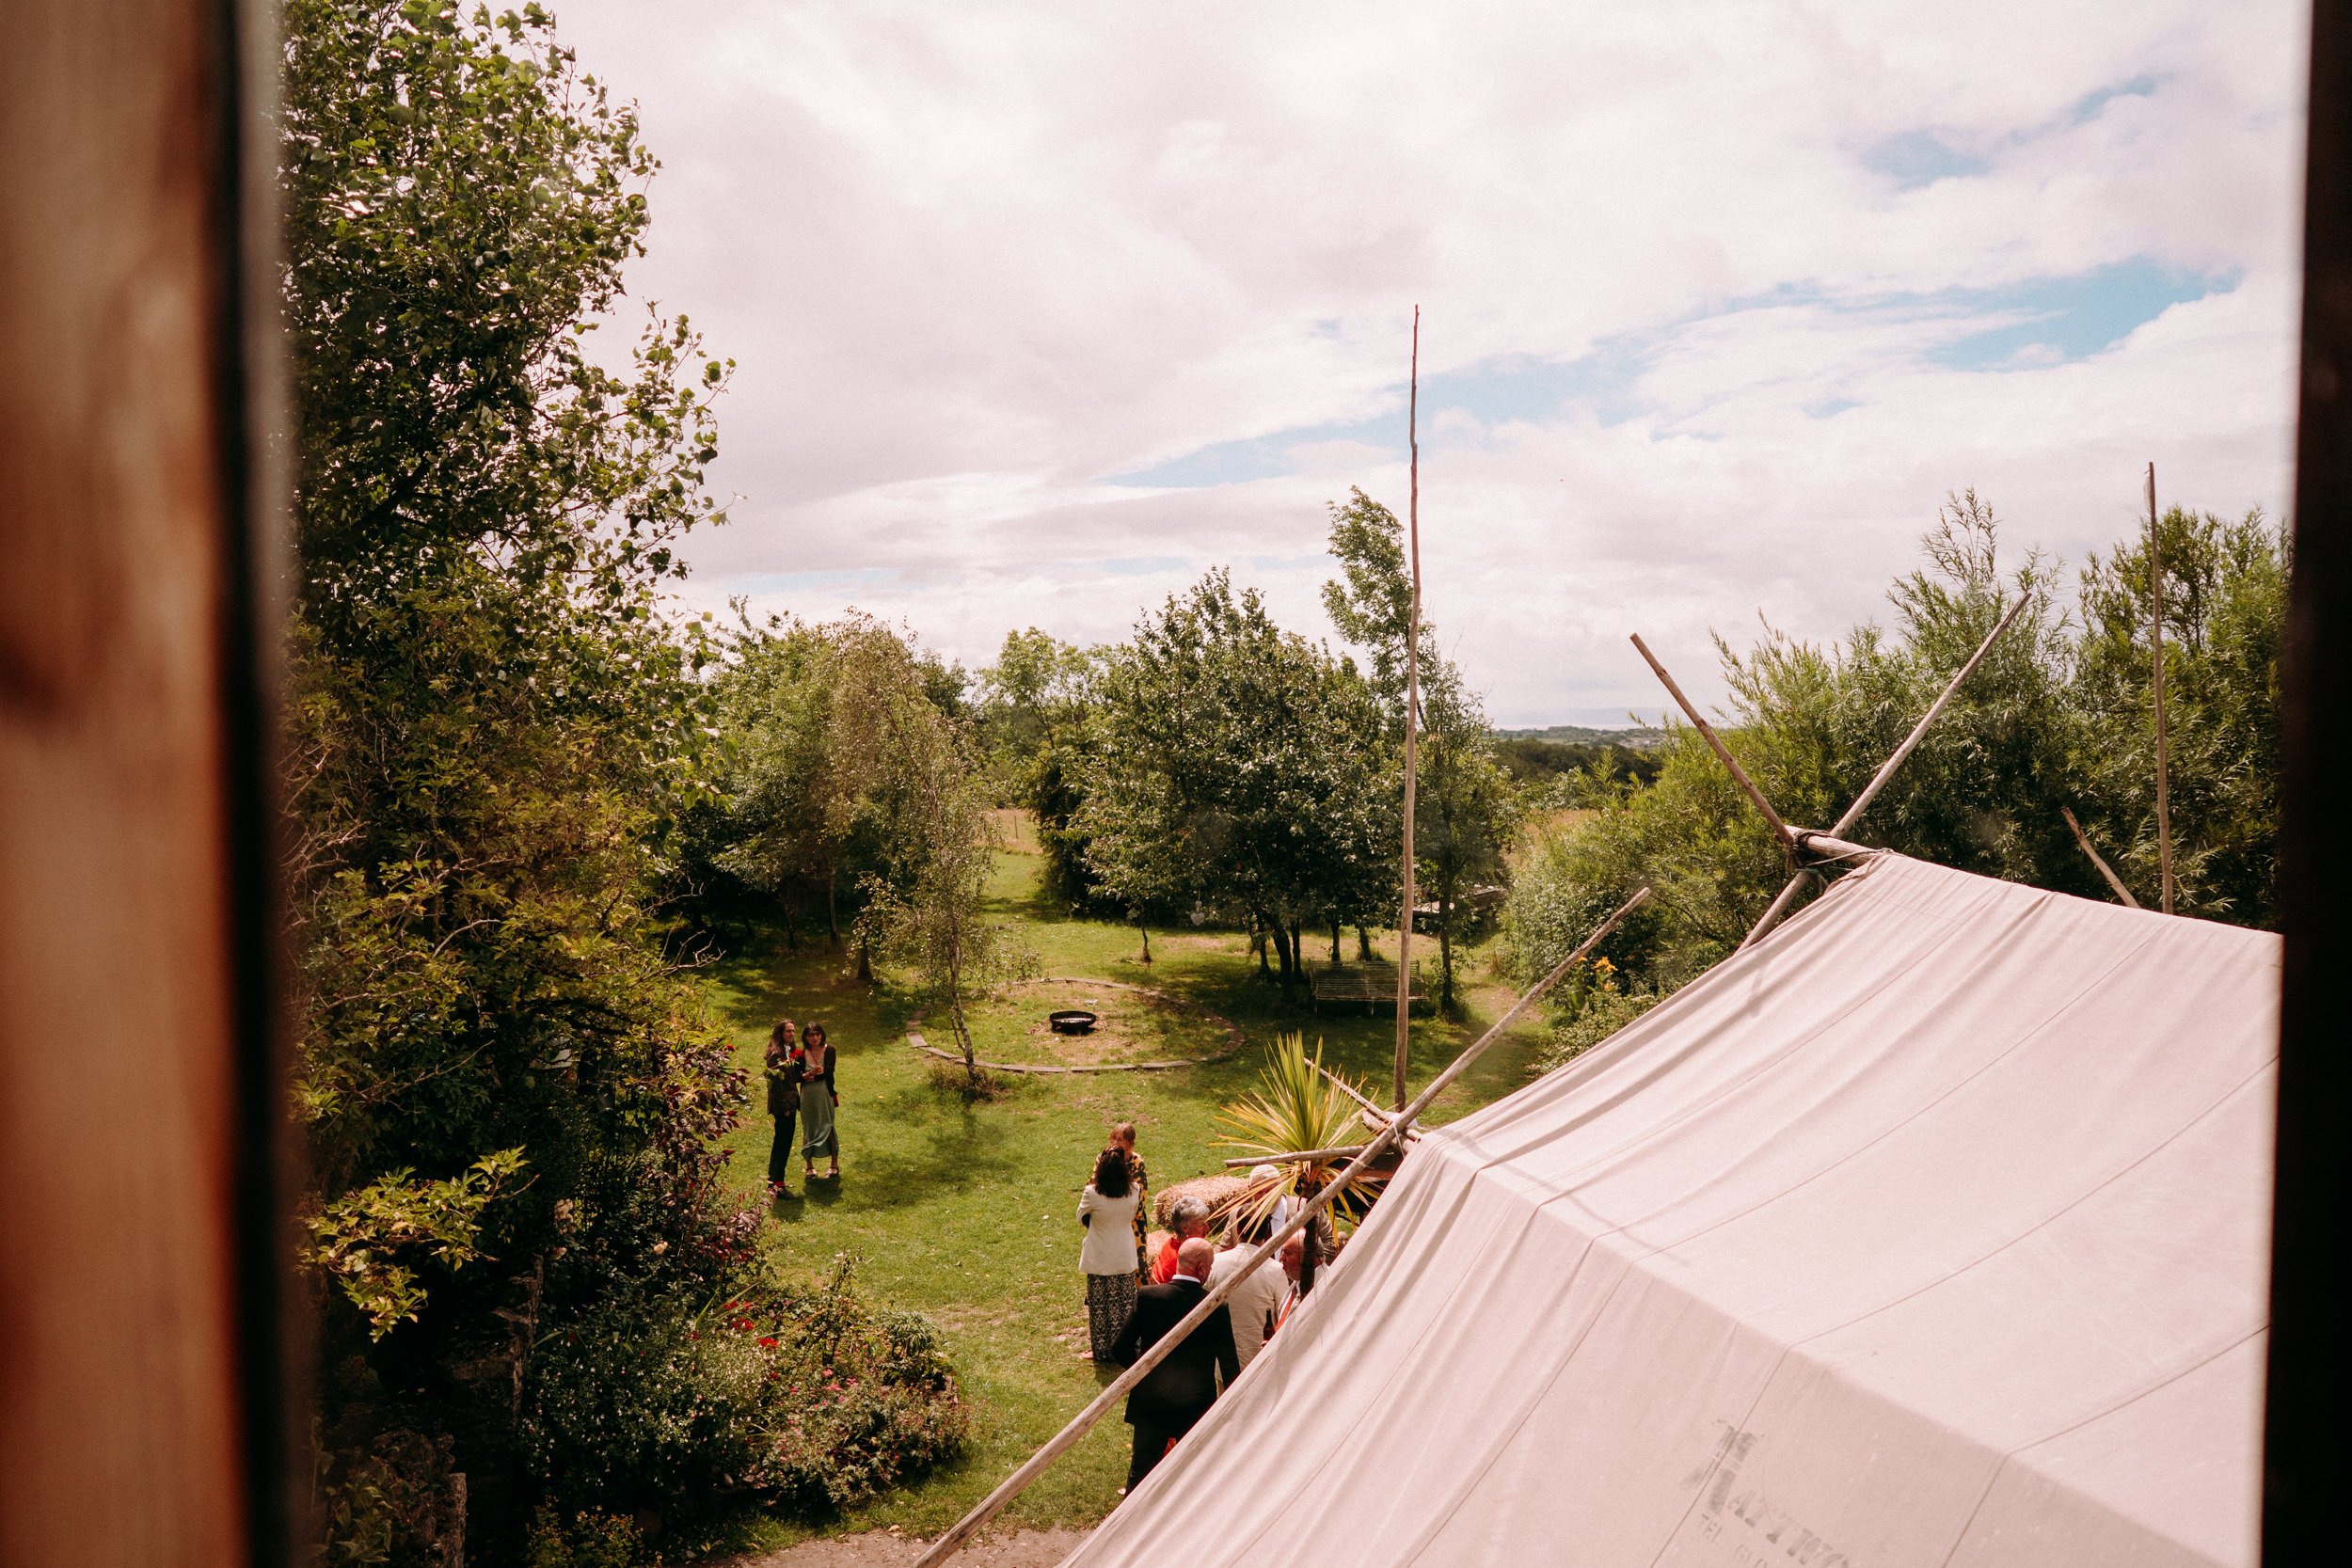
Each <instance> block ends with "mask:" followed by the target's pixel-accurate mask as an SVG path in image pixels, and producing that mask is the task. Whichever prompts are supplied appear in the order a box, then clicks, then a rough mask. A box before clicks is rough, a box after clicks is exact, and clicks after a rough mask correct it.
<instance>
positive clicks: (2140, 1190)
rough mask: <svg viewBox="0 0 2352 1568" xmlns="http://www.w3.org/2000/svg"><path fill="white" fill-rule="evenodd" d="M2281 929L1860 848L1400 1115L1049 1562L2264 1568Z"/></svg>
mask: <svg viewBox="0 0 2352 1568" xmlns="http://www.w3.org/2000/svg"><path fill="white" fill-rule="evenodd" d="M2278 963H2279V948H2278V940H2277V938H2275V937H2273V936H2271V935H2268V934H2266V933H2262V932H2254V931H2246V930H2241V929H2238V928H2235V927H2225V926H2218V925H2213V924H2210V923H2204V922H2199V921H2191V920H2184V919H2178V918H2171V917H2167V916H2164V915H2160V914H2154V913H2151V912H2147V911H2133V910H2126V909H2122V908H2118V907H2114V906H2109V905H2104V904H2095V903H2091V902H2089V901H2086V900H2083V899H2078V898H2072V897H2068V896H2066V895H2059V894H2052V893H2045V892H2042V891H2040V890H2037V889H2032V888H2026V887H2021V886H2018V885H2015V884H2012V883H2007V882H2000V881H1995V880H1993V879H1987V878H1981V877H1976V876H1970V875H1967V874H1964V873H1960V872H1954V871H1949V870H1946V869H1943V868H1940V867H1937V866H1932V865H1928V864H1925V863H1920V862H1916V861H1910V860H1906V859H1903V858H1901V857H1898V856H1893V855H1887V856H1882V857H1879V858H1878V859H1876V860H1874V861H1873V862H1871V863H1868V864H1867V865H1866V866H1864V867H1863V868H1860V869H1858V870H1856V871H1854V872H1852V873H1850V874H1849V875H1848V876H1846V877H1845V878H1844V879H1841V880H1840V881H1839V882H1838V883H1837V884H1836V886H1835V887H1834V888H1833V889H1832V890H1831V891H1830V892H1829V893H1828V894H1827V895H1824V896H1823V897H1822V898H1820V899H1819V900H1818V901H1816V902H1815V903H1814V904H1813V905H1812V906H1811V907H1809V908H1807V909H1806V910H1804V911H1802V912H1801V913H1800V914H1799V915H1798V916H1797V917H1796V918H1795V919H1793V920H1791V921H1789V922H1788V924H1787V925H1785V926H1783V927H1781V928H1780V929H1778V930H1776V931H1775V932H1773V933H1772V935H1771V936H1770V937H1769V938H1767V939H1766V940H1765V941H1764V942H1759V943H1758V944H1757V945H1756V947H1754V948H1752V949H1750V950H1748V951H1746V952H1743V953H1741V954H1739V955H1737V956H1735V957H1733V958H1729V959H1726V960H1725V961H1724V963H1723V964H1721V965H1719V966H1718V967H1717V968H1716V969H1715V970H1713V971H1712V972H1710V973H1709V974H1707V975H1705V976H1703V977H1702V978H1701V979H1699V980H1697V981H1695V982H1693V983H1692V984H1691V985H1690V986H1688V987H1685V988H1684V989H1683V990H1681V991H1680V992H1678V993H1677V994H1676V995H1675V996H1674V997H1672V998H1671V999H1669V1000H1668V1001H1667V1002H1665V1003H1663V1004H1661V1006H1658V1007H1656V1008H1654V1009H1652V1010H1651V1011H1650V1012H1649V1013H1648V1014H1646V1015H1645V1016H1644V1017H1643V1018H1642V1019H1640V1020H1638V1021H1637V1022H1634V1023H1633V1024H1632V1025H1630V1026H1629V1027H1628V1028H1627V1029H1625V1030H1623V1031H1622V1032H1620V1033H1619V1034H1618V1035H1616V1036H1615V1037H1613V1038H1612V1039H1610V1040H1609V1041H1607V1042H1605V1043H1604V1044H1603V1045H1601V1046H1600V1047H1598V1048H1597V1049H1596V1050H1594V1051H1592V1052H1590V1053H1586V1054H1585V1055H1584V1056H1583V1057H1581V1058H1580V1059H1579V1060H1577V1061H1575V1062H1572V1063H1570V1064H1569V1065H1568V1066H1566V1067H1565V1068H1563V1069H1560V1070H1558V1071H1556V1072H1553V1073H1551V1074H1549V1075H1548V1076H1547V1077H1545V1078H1544V1079H1542V1080H1540V1081H1538V1082H1536V1083H1534V1084H1533V1085H1530V1086H1528V1087H1527V1088H1525V1089H1523V1090H1521V1091H1519V1092H1518V1093H1517V1094H1514V1095H1512V1096H1510V1097H1509V1098H1507V1099H1505V1100H1502V1101H1498V1102H1497V1103H1495V1104H1493V1105H1490V1106H1488V1107H1486V1109H1485V1110H1483V1111H1480V1112H1478V1113H1476V1114H1474V1115H1472V1116H1470V1117H1466V1118H1464V1119H1463V1120H1462V1121H1460V1122H1457V1123H1454V1124H1453V1125H1451V1126H1448V1127H1444V1128H1439V1129H1434V1130H1432V1131H1430V1132H1429V1133H1428V1135H1427V1136H1425V1137H1424V1138H1423V1139H1422V1141H1421V1143H1420V1144H1419V1145H1418V1146H1417V1147H1416V1148H1414V1150H1413V1152H1412V1154H1411V1156H1410V1157H1409V1158H1408V1159H1407V1160H1406V1163H1405V1165H1404V1168H1403V1170H1402V1172H1401V1173H1400V1174H1399V1176H1398V1178H1397V1180H1395V1181H1394V1182H1392V1183H1391V1187H1390V1189H1389V1192H1388V1194H1387V1196H1385V1197H1383V1198H1382V1199H1381V1201H1380V1203H1379V1205H1378V1206H1377V1208H1375V1211H1374V1212H1373V1214H1372V1216H1371V1218H1370V1219H1369V1220H1368V1221H1367V1222H1366V1224H1365V1226H1364V1227H1363V1229H1362V1231H1361V1232H1360V1233H1359V1235H1358V1236H1357V1237H1356V1239H1355V1240H1354V1241H1353V1242H1352V1243H1350V1244H1349V1246H1348V1248H1347V1251H1346V1252H1345V1254H1344V1255H1343V1258H1342V1259H1341V1260H1340V1262H1339V1263H1338V1264H1337V1265H1336V1266H1335V1267H1333V1268H1332V1269H1331V1270H1330V1271H1329V1273H1328V1274H1327V1275H1326V1276H1325V1279H1324V1281H1323V1282H1322V1283H1321V1284H1320V1285H1319V1286H1318V1288H1317V1290H1316V1291H1315V1294H1314V1295H1313V1296H1312V1297H1311V1299H1310V1301H1309V1302H1308V1304H1307V1305H1306V1306H1304V1307H1301V1308H1300V1309H1299V1310H1298V1311H1297V1312H1296V1313H1295V1314H1294V1315H1293V1317H1292V1319H1291V1321H1290V1323H1288V1324H1287V1325H1286V1326H1285V1327H1284V1329H1283V1331H1282V1332H1281V1334H1279V1336H1277V1337H1276V1338H1275V1339H1274V1340H1273V1341H1272V1342H1271V1343H1270V1345H1269V1347H1268V1349H1267V1351H1266V1352H1265V1354H1262V1355H1261V1356H1260V1357H1259V1358H1258V1360H1257V1361H1256V1362H1255V1363H1254V1364H1253V1365H1252V1367H1251V1368H1250V1370H1248V1372H1247V1373H1245V1374H1244V1375H1243V1377H1242V1378H1241V1379H1240V1380H1239V1382H1238V1383H1236V1384H1235V1386H1233V1387H1232V1389H1231V1390H1229V1391H1228V1393H1227V1394H1226V1396H1225V1397H1224V1398H1223V1399H1221V1400H1220V1401H1219V1402H1217V1404H1216V1408H1215V1409H1214V1410H1213V1411H1212V1412H1211V1414H1210V1416H1209V1418H1207V1419H1206V1420H1204V1421H1203V1422H1202V1423H1201V1424H1200V1427H1198V1428H1196V1429H1195V1431H1194V1432H1193V1433H1192V1434H1191V1435H1190V1436H1189V1437H1188V1438H1187V1439H1186V1440H1185V1441H1184V1443H1183V1444H1182V1445H1181V1446H1180V1447H1179V1448H1178V1449H1177V1450H1176V1452H1175V1453H1173V1454H1172V1455H1171V1456H1170V1457H1169V1458H1168V1460H1167V1461H1166V1462H1164V1463H1163V1464H1162V1465H1160V1466H1159V1468H1158V1469H1157V1470H1156V1471H1154V1472H1153V1474H1152V1476H1151V1478H1150V1479H1149V1480H1148V1481H1146V1482H1145V1483H1144V1484H1143V1485H1142V1486H1141V1487H1139V1488H1138V1489H1137V1491H1136V1494H1135V1495H1134V1496H1133V1497H1130V1498H1129V1499H1127V1501H1126V1502H1125V1503H1123V1504H1122V1505H1121V1506H1120V1509H1119V1510H1118V1511H1117V1512H1116V1513H1113V1514H1112V1515H1111V1516H1110V1518H1109V1519H1107V1520H1106V1521H1105V1522H1104V1524H1103V1526H1102V1527H1101V1528H1098V1529H1097V1530H1096V1531H1095V1533H1094V1534H1093V1535H1092V1536H1091V1537H1090V1538H1089V1540H1088V1541H1087V1542H1086V1543H1085V1544H1083V1545H1082V1546H1081V1547H1080V1548H1079V1550H1078V1551H1077V1552H1076V1553H1075V1554H1074V1555H1073V1557H1072V1558H1071V1559H1070V1562H1071V1564H1072V1565H1073V1568H1080V1565H1083V1568H1111V1565H1128V1564H1134V1565H1137V1568H1142V1565H1145V1564H1151V1565H1152V1568H1162V1565H1165V1564H1167V1563H1171V1562H1182V1563H1184V1564H1186V1565H1187V1568H1216V1565H1218V1564H1263V1565H1266V1568H1278V1565H1279V1568H1317V1565H1324V1564H1328V1565H1331V1568H1341V1565H1345V1568H1371V1565H1378V1564H1399V1565H1402V1564H1407V1563H1412V1564H1429V1565H1437V1564H1445V1565H1452V1564H1463V1565H1469V1564H1493V1565H1497V1568H1501V1565H1503V1564H1519V1563H1529V1562H1573V1563H1590V1564H1596V1565H1603V1564H1606V1565H1614V1564H1636V1565H1651V1564H1657V1565H1673V1564H1732V1563H1771V1562H1780V1561H1784V1560H1785V1561H1788V1562H1792V1563H1797V1564H1802V1565H1805V1568H1882V1565H1900V1564H1951V1565H1954V1568H1960V1565H1969V1568H1979V1565H1982V1568H1992V1565H1994V1564H2005V1565H2010V1568H2083V1565H2089V1564H2098V1563H2120V1562H2126V1561H2128V1562H2131V1563H2134V1564H2175V1563H2178V1564H2250V1563H2252V1562H2253V1561H2254V1560H2255V1557H2256V1538H2257V1503H2258V1487H2259V1460H2260V1426H2261V1402H2262V1370H2263V1333H2264V1328H2265V1318H2266V1302H2265V1291H2266V1282H2267V1273H2268V1242H2269V1211H2270V1192H2269V1184H2270V1169H2271V1161H2270V1143H2271V1135H2272V1134H2271V1127H2272V1111H2273V1096H2274V1081H2273V1074H2274V1071H2275V1061H2276V1052H2277V990H2278Z"/></svg>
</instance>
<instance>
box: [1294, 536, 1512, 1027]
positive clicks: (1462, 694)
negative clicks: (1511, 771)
mask: <svg viewBox="0 0 2352 1568" xmlns="http://www.w3.org/2000/svg"><path fill="white" fill-rule="evenodd" d="M1348 498H1349V499H1348V503H1347V505H1345V506H1344V507H1336V506H1335V507H1333V508H1332V509H1331V543H1330V549H1331V555H1332V558H1333V559H1334V560H1336V561H1337V562H1339V563H1340V573H1341V575H1340V579H1339V580H1338V581H1336V582H1327V583H1325V584H1324V587H1323V604H1324V608H1325V610H1327V611H1328V612H1329V613H1330V616H1331V620H1332V624H1333V625H1335V626H1338V627H1339V629H1340V634H1341V635H1342V636H1343V637H1345V638H1346V639H1347V640H1348V641H1351V642H1354V643H1356V644H1358V645H1359V646H1360V647H1362V648H1364V649H1365V650H1366V652H1367V653H1368V655H1369V656H1370V657H1371V660H1372V669H1373V676H1372V685H1373V688H1374V689H1375V690H1376V691H1377V692H1379V693H1380V696H1381V698H1382V701H1383V703H1384V704H1385V705H1386V706H1387V707H1388V709H1389V713H1390V721H1389V724H1390V729H1391V733H1392V734H1393V735H1394V736H1397V737H1398V740H1399V742H1400V756H1399V759H1398V763H1397V766H1399V767H1401V766H1402V757H1401V741H1402V736H1403V734H1404V727H1405V702H1406V684H1407V682H1406V673H1407V672H1406V657H1405V654H1406V641H1407V639H1408V638H1409V636H1410V634H1411V626H1412V602H1413V583H1412V578H1411V575H1410V572H1409V570H1408V569H1407V566H1406V559H1405V545H1404V536H1403V530H1402V528H1401V526H1400V525H1399V524H1398V522H1397V520H1396V516H1395V515H1394V514H1393V513H1391V512H1390V511H1389V509H1388V508H1387V507H1385V506H1382V505H1381V504H1379V502H1377V501H1375V500H1373V499H1371V498H1370V497H1368V496H1366V495H1365V494H1364V493H1363V492H1362V491H1361V490H1351V491H1349V492H1348ZM1421 629H1422V646H1421V650H1420V653H1419V655H1418V657H1417V658H1416V660H1415V663H1416V664H1417V665H1418V673H1419V683H1420V688H1421V712H1420V717H1419V730H1420V739H1419V742H1418V746H1417V752H1418V755H1417V757H1416V762H1415V780H1414V797H1413V880H1414V883H1415V895H1416V900H1417V901H1427V902H1431V903H1434V904H1436V905H1437V911H1436V919H1435V921H1434V924H1435V926H1436V927H1437V933H1438V1006H1439V1007H1441V1008H1443V1009H1444V1010H1446V1011H1447V1012H1449V1013H1451V1012H1453V1011H1454V1007H1455V997H1454V943H1455V942H1458V941H1459V940H1460V939H1461V938H1462V936H1463V935H1464V934H1465V931H1466V927H1467V926H1468V924H1469V921H1470V918H1471V917H1472V914H1473V912H1474V911H1473V909H1472V907H1471V906H1470V903H1469V902H1468V900H1469V897H1470V894H1471V893H1472V892H1473V891H1474V890H1475V889H1477V888H1479V887H1481V886H1485V885H1488V884H1491V883H1493V882H1495V881H1497V880H1499V879H1501V877H1502V849H1503V845H1504V843H1505V841H1506V840H1507V839H1508V838H1509V836H1510V832H1511V827H1512V824H1513V822H1514V820H1515V818H1516V817H1517V816H1518V804H1517V801H1516V800H1515V799H1514V795H1513V791H1512V788H1511V784H1510V779H1509V777H1508V776H1507V775H1506V774H1505V773H1504V771H1503V769H1502V766H1501V764H1500V762H1499V761H1498V760H1497V758H1496V755H1495V748H1494V739H1493V736H1492V733H1491V732H1490V731H1489V730H1488V728H1487V725H1486V709H1485V706H1484V705H1482V704H1481V703H1480V701H1479V698H1478V694H1477V693H1476V692H1475V691H1473V690H1471V689H1470V684H1469V682H1467V681H1466V680H1464V679H1463V677H1462V672H1461V671H1460V670H1459V669H1458V668H1457V667H1455V665H1454V662H1453V661H1452V660H1451V659H1447V658H1444V657H1440V656H1439V655H1438V651H1437V635H1436V632H1435V631H1434V629H1433V628H1432V627H1431V626H1430V625H1429V623H1428V622H1427V621H1426V620H1424V621H1423V622H1422V628H1421Z"/></svg>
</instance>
